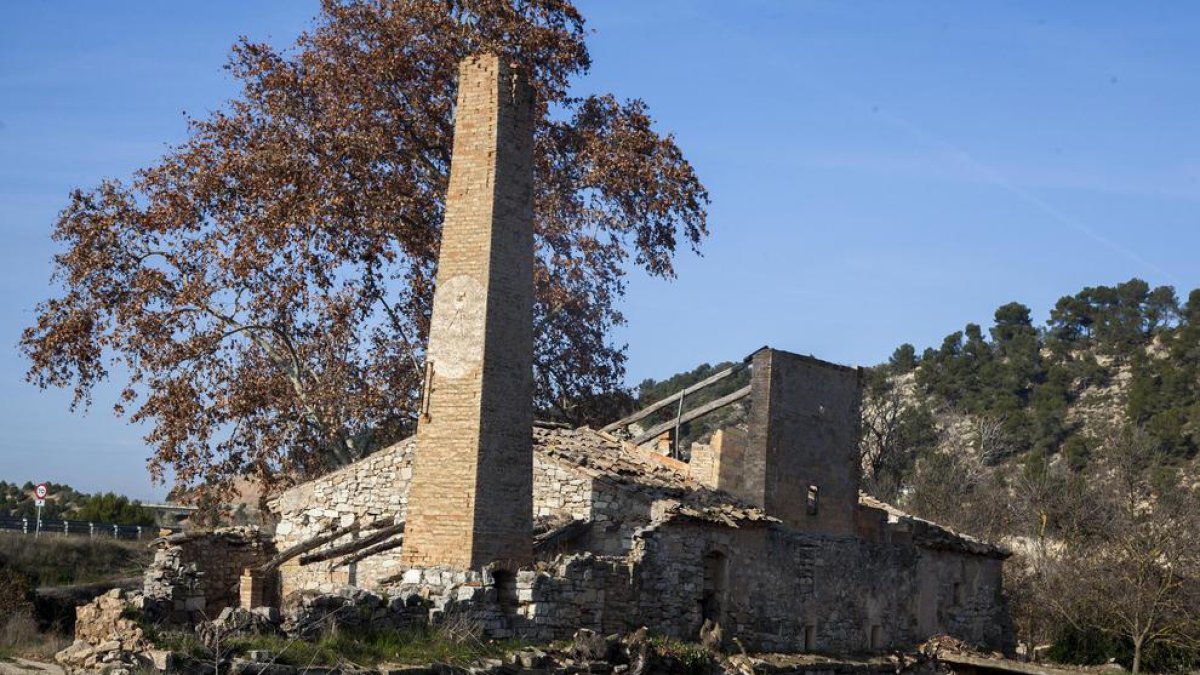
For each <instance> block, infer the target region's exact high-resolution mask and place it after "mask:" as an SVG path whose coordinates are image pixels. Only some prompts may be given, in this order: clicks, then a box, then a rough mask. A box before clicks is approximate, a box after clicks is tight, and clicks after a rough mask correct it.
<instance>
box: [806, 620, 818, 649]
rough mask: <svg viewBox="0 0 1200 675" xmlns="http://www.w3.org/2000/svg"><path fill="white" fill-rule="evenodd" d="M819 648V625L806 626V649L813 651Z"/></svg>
mask: <svg viewBox="0 0 1200 675" xmlns="http://www.w3.org/2000/svg"><path fill="white" fill-rule="evenodd" d="M816 650H817V627H816V626H814V625H812V624H809V625H807V626H805V627H804V651H806V652H813V651H816Z"/></svg>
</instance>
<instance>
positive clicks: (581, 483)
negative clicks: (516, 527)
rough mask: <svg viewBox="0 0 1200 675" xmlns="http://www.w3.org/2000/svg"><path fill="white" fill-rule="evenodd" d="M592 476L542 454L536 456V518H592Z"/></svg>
mask: <svg viewBox="0 0 1200 675" xmlns="http://www.w3.org/2000/svg"><path fill="white" fill-rule="evenodd" d="M592 483H593V480H592V478H591V477H589V476H586V475H583V474H581V473H580V472H579V471H578V470H574V471H573V470H572V467H570V466H568V465H565V464H563V463H562V462H558V461H555V460H553V459H549V458H547V457H545V456H544V455H542V454H540V453H536V452H535V453H534V455H533V515H534V517H535V518H547V517H566V518H571V519H574V520H591V519H592V489H593V486H592Z"/></svg>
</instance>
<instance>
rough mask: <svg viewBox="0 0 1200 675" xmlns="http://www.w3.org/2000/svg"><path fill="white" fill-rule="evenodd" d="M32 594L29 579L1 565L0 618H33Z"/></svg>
mask: <svg viewBox="0 0 1200 675" xmlns="http://www.w3.org/2000/svg"><path fill="white" fill-rule="evenodd" d="M32 593H33V585H32V584H31V583H30V582H29V577H27V576H25V575H24V574H21V573H20V572H18V571H17V570H15V569H13V568H11V567H9V566H7V565H5V564H3V563H0V616H4V617H8V616H19V615H27V616H32V614H33V603H32V602H31V601H30V599H29V598H30V596H31V595H32Z"/></svg>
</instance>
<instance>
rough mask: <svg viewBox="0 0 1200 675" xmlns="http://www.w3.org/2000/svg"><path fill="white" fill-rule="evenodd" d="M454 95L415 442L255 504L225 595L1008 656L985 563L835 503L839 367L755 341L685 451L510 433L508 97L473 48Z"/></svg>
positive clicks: (947, 537) (520, 411) (983, 549)
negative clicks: (263, 536) (265, 526)
mask: <svg viewBox="0 0 1200 675" xmlns="http://www.w3.org/2000/svg"><path fill="white" fill-rule="evenodd" d="M459 88H460V89H459V99H458V107H457V119H456V131H455V139H454V153H453V159H452V168H451V179H450V187H449V196H448V199H447V206H446V223H445V228H444V233H443V242H442V248H441V259H440V267H439V277H438V285H437V289H436V293H435V300H434V305H433V317H432V328H431V335H430V344H429V348H428V355H427V365H426V375H425V377H426V382H425V388H424V399H423V402H422V407H421V410H420V419H419V423H418V430H417V433H416V435H415V436H414V437H413V438H409V439H407V440H404V441H401V442H399V443H397V444H395V445H393V446H391V447H389V448H387V449H385V450H382V451H380V452H378V453H376V454H373V455H371V456H369V457H367V458H365V459H363V460H361V461H359V462H357V463H355V464H352V465H349V466H346V467H344V468H342V469H340V470H338V471H335V472H333V473H330V474H328V475H326V476H323V477H321V478H319V479H317V480H314V481H311V482H308V483H305V484H302V485H299V486H296V487H294V488H292V489H290V490H288V491H286V492H283V493H282V494H280V495H278V496H277V497H276V498H275V499H273V500H272V501H271V502H270V508H271V510H272V512H273V514H274V516H275V517H276V518H277V521H278V522H277V526H276V528H275V534H274V540H273V541H272V542H271V545H270V547H269V548H270V550H269V551H267V552H265V553H264V554H263V557H264V558H266V557H270V558H271V560H270V561H269V562H268V563H265V564H255V565H249V564H247V565H246V566H245V568H246V573H245V574H244V575H243V576H242V578H241V590H242V595H241V602H242V603H243V604H245V605H251V606H255V605H261V604H272V605H280V604H282V605H283V606H284V607H285V609H286V608H287V607H294V606H298V605H300V604H303V602H304V601H303V599H304V598H312V597H315V596H317V595H319V594H332V593H339V592H343V591H344V589H346V588H351V587H354V588H360V589H368V590H371V591H373V592H374V593H376V594H378V595H380V596H383V597H385V598H391V599H392V601H390V604H388V605H387V607H388V609H387V610H386V611H388V612H393V613H400V614H404V615H405V616H409V617H411V615H421V616H422V617H424V618H430V619H434V620H436V618H437V617H438V616H439V615H443V614H445V613H448V612H452V611H460V612H464V613H467V614H469V615H471V616H472V617H474V618H476V619H477V620H479V621H480V622H482V623H483V624H484V625H485V626H486V628H487V630H488V632H489V634H491V635H493V636H496V637H503V636H511V635H518V636H522V637H525V638H528V639H533V640H548V639H560V638H565V637H569V636H570V635H571V634H572V633H573V632H574V631H575V630H576V629H578V628H591V629H594V630H597V631H600V632H602V633H605V634H608V633H613V632H619V631H626V630H632V629H636V628H638V627H640V626H643V625H644V626H647V627H649V628H650V630H652V631H655V632H658V633H663V634H666V635H670V636H674V637H678V638H683V639H695V638H696V637H697V635H698V633H699V631H700V630H701V627H702V626H703V625H704V624H705V622H706V621H708V622H712V623H711V624H710V625H712V624H719V625H720V627H721V630H722V632H723V634H724V638H725V639H726V640H727V641H728V640H732V639H733V638H736V639H737V640H738V641H739V642H740V643H741V644H742V645H744V646H745V647H746V648H747V649H757V650H777V651H800V650H816V651H823V652H838V653H849V652H862V651H869V650H882V649H887V648H892V647H898V646H905V645H912V644H914V643H916V642H919V641H921V640H923V639H924V638H927V637H929V636H932V635H935V634H939V633H945V634H950V635H952V636H955V637H957V638H960V639H962V640H965V641H967V642H969V643H973V644H977V645H980V646H985V647H989V648H994V649H1006V648H1008V647H1009V646H1010V642H1011V629H1010V627H1009V622H1008V617H1007V612H1006V608H1005V604H1004V598H1003V593H1002V588H1001V579H1002V575H1001V567H1002V564H1003V561H1004V559H1005V557H1006V555H1007V554H1006V552H1005V551H1003V550H1002V549H1000V548H998V547H996V546H993V545H990V544H987V543H984V542H981V541H978V540H975V539H972V538H970V537H968V536H964V535H961V534H957V533H954V532H951V531H949V530H948V529H946V528H943V527H940V526H938V525H936V524H933V523H930V522H927V521H924V520H921V519H919V518H915V517H912V516H910V515H908V514H905V513H903V512H901V511H898V510H897V509H895V508H893V507H891V506H888V505H886V504H883V503H880V502H878V501H876V500H874V499H872V498H871V497H869V496H867V495H865V494H863V493H861V492H860V491H859V465H858V462H859V459H858V452H857V442H858V424H859V414H860V411H859V406H860V402H861V397H862V372H861V370H860V369H855V368H848V367H845V366H840V365H835V364H832V363H827V362H824V361H821V360H818V359H815V358H812V357H808V356H800V355H797V354H792V353H788V352H785V351H780V350H776V349H770V348H765V347H764V348H762V349H760V350H758V351H755V352H754V353H753V354H751V355H750V356H749V357H747V359H746V360H745V362H743V363H742V364H741V365H739V366H737V367H735V369H734V370H740V369H745V368H748V369H749V370H750V378H749V382H750V383H749V385H747V386H746V387H744V388H743V389H740V390H738V391H737V392H735V393H734V394H732V395H729V396H726V397H723V398H722V399H719V400H717V401H714V402H713V403H712V404H708V405H706V406H702V407H701V408H700V409H697V410H693V411H690V412H688V413H687V414H686V415H685V414H684V413H683V407H682V405H680V406H679V414H678V415H677V416H676V418H675V426H676V427H677V426H678V425H679V424H680V423H681V422H683V421H686V419H690V418H691V417H693V416H697V415H700V414H704V413H705V412H706V411H707V410H710V409H713V408H715V407H718V406H719V405H723V404H726V403H730V402H732V401H738V402H739V404H741V405H744V406H746V407H747V408H748V418H747V421H746V424H745V425H744V428H737V427H731V428H727V429H723V430H721V431H719V432H717V433H716V434H715V435H713V436H712V438H711V440H708V441H707V442H705V443H696V444H694V445H693V446H692V447H691V448H690V452H689V453H680V454H686V455H689V459H688V461H683V460H681V459H678V458H676V457H672V456H664V455H663V454H661V453H660V452H657V451H656V449H655V448H656V443H655V438H656V437H657V436H658V434H660V433H661V431H662V430H661V429H660V428H658V427H654V428H651V429H649V430H646V431H643V432H638V431H637V429H636V426H634V425H635V422H636V421H637V420H640V419H644V418H645V417H646V415H645V414H643V415H641V416H638V415H635V416H633V418H630V419H627V420H623V421H622V422H619V423H616V424H614V425H610V427H606V429H605V430H593V429H590V428H580V429H568V428H562V427H561V425H538V424H535V423H534V420H533V404H532V391H531V388H532V383H531V370H532V353H533V351H532V349H533V335H532V302H533V284H532V269H533V234H532V207H531V199H532V168H531V158H530V156H531V143H532V127H531V124H532V123H531V117H530V115H531V94H530V90H529V87H528V86H527V85H526V84H525V80H524V78H523V77H522V75H521V73H520V72H519V70H517V69H515V68H512V67H509V66H508V65H506V64H504V63H502V62H501V61H500V60H499V59H497V58H495V57H491V56H481V57H475V58H471V59H468V60H467V61H465V62H464V63H463V65H462V68H461V72H460V83H459ZM727 374H728V373H723V374H720V375H719V376H715V377H714V378H710V379H713V380H715V379H719V378H720V377H723V376H725V375H727ZM692 389H695V387H693V388H692ZM684 393H686V392H684ZM682 395H683V394H682V393H681V394H680V396H679V397H678V398H677V397H672V398H671V399H668V400H667V401H665V402H663V403H661V404H659V405H658V406H656V409H663V407H664V406H669V405H673V404H675V402H676V401H678V400H679V399H681V398H682ZM668 426H669V425H668ZM631 428H633V431H632V432H631V431H630V429H631ZM256 550H257V549H256ZM164 555H165V554H164ZM173 555H175V554H173ZM239 560H240V559H239ZM226 590H227V589H226ZM211 611H212V608H211V607H210V612H211Z"/></svg>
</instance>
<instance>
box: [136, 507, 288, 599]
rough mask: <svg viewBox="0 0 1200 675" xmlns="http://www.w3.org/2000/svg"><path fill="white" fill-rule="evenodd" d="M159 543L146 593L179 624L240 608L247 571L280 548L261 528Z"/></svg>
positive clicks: (184, 535) (173, 537) (178, 537)
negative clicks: (241, 581) (240, 585)
mask: <svg viewBox="0 0 1200 675" xmlns="http://www.w3.org/2000/svg"><path fill="white" fill-rule="evenodd" d="M155 545H156V550H155V552H154V560H153V561H151V563H150V565H149V566H148V567H147V568H146V572H145V574H144V576H143V587H142V592H143V595H144V596H145V598H146V599H147V600H148V601H152V602H153V604H154V605H155V607H156V608H157V610H158V611H159V613H160V614H162V616H161V618H163V619H168V620H172V621H177V622H192V621H196V620H201V619H204V618H205V617H209V618H211V617H215V616H216V615H217V613H218V612H220V611H221V609H223V608H225V607H236V606H237V605H238V599H239V598H238V587H239V584H240V580H241V576H242V572H243V571H244V570H245V569H246V568H248V567H258V566H259V565H262V564H263V563H265V562H266V561H267V560H269V559H270V557H271V555H273V554H274V552H275V547H274V544H273V543H272V542H271V540H270V538H269V537H266V536H264V535H263V534H262V533H261V532H259V530H258V528H256V527H225V528H219V529H216V530H213V531H211V532H184V533H180V534H176V535H171V536H169V537H164V538H162V539H159V540H158V541H157V542H156V544H155Z"/></svg>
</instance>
